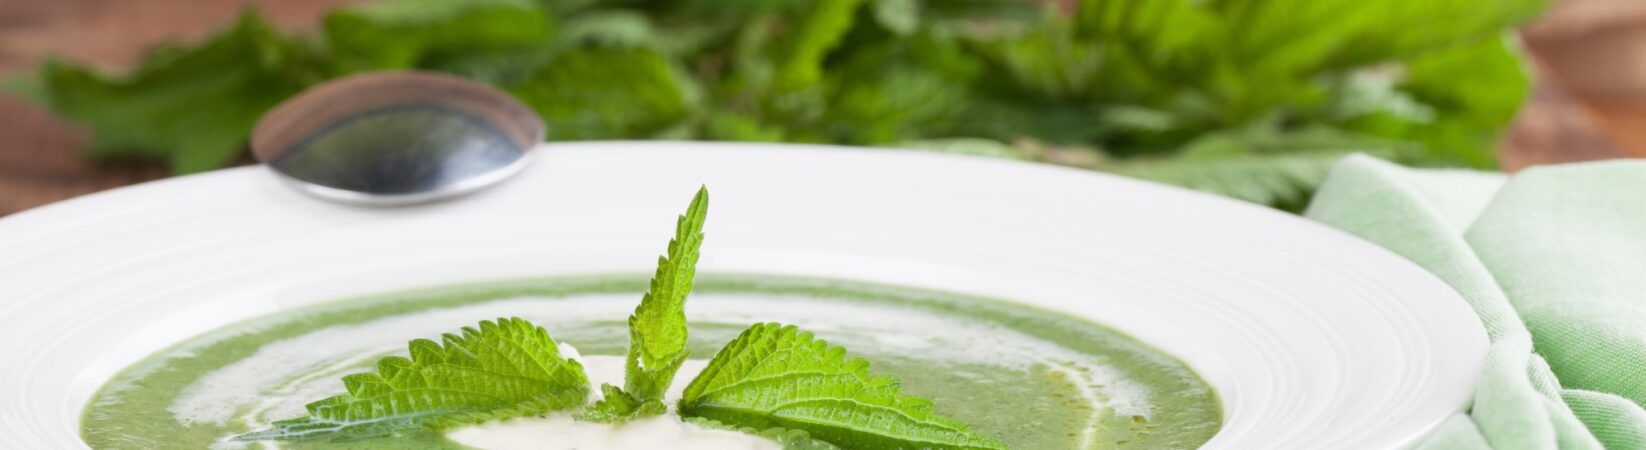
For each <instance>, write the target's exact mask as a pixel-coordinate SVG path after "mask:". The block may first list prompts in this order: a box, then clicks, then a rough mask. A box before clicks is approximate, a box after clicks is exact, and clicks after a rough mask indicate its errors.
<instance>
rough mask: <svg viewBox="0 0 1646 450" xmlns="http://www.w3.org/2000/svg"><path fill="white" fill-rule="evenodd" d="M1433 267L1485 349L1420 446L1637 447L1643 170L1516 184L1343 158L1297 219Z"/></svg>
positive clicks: (1643, 308) (1589, 169) (1567, 171)
mask: <svg viewBox="0 0 1646 450" xmlns="http://www.w3.org/2000/svg"><path fill="white" fill-rule="evenodd" d="M1305 215H1307V216H1308V217H1309V218H1311V219H1314V220H1317V221H1320V222H1323V223H1326V224H1329V225H1332V226H1334V227H1337V228H1339V229H1342V230H1345V231H1347V232H1349V233H1352V234H1355V235H1357V236H1360V237H1361V238H1364V239H1366V240H1369V241H1372V242H1374V243H1377V244H1379V245H1382V246H1384V247H1385V248H1388V249H1389V250H1391V251H1394V252H1395V253H1398V254H1400V255H1402V256H1405V257H1406V258H1407V259H1410V260H1412V261H1413V262H1416V263H1417V264H1419V265H1421V266H1423V267H1425V268H1427V269H1428V270H1429V271H1430V272H1432V273H1434V274H1435V275H1437V276H1438V277H1440V278H1441V279H1442V280H1444V281H1445V282H1446V283H1447V284H1450V285H1451V286H1452V288H1454V289H1456V290H1457V291H1458V292H1459V293H1460V294H1462V296H1463V298H1464V299H1465V300H1467V301H1468V302H1469V304H1470V306H1471V307H1473V308H1474V310H1475V312H1476V313H1477V314H1479V316H1480V319H1481V322H1482V323H1483V324H1484V325H1485V328H1486V331H1487V335H1488V338H1489V339H1490V341H1491V349H1490V350H1489V352H1488V354H1487V360H1486V367H1485V368H1484V370H1483V372H1482V373H1481V378H1480V383H1479V384H1478V386H1477V388H1476V390H1475V397H1474V403H1473V405H1472V406H1471V407H1470V408H1469V410H1468V411H1466V412H1464V413H1460V414H1459V415H1458V416H1455V417H1452V418H1451V419H1450V420H1448V421H1447V422H1445V423H1443V424H1442V425H1441V426H1440V427H1439V428H1438V429H1436V430H1435V431H1434V432H1433V433H1432V434H1431V435H1430V436H1429V437H1428V438H1427V439H1426V440H1425V441H1422V442H1421V443H1419V444H1418V448H1420V449H1460V450H1470V449H1528V450H1531V449H1611V450H1618V449H1646V409H1643V408H1642V406H1643V405H1646V161H1642V160H1625V161H1609V162H1594V163H1579V164H1566V165H1558V166H1545V167H1537V168H1531V169H1527V170H1524V171H1522V172H1520V173H1518V174H1515V175H1513V176H1505V175H1502V174H1487V173H1480V172H1469V171H1437V170H1422V169H1409V168H1404V167H1400V166H1396V165H1393V164H1390V163H1387V162H1384V161H1381V160H1378V159H1375V158H1372V157H1368V156H1361V155H1357V156H1351V157H1348V158H1345V159H1344V160H1343V161H1342V162H1340V163H1339V164H1338V166H1337V167H1336V168H1334V169H1333V171H1332V173H1331V175H1330V176H1329V177H1328V178H1327V181H1326V183H1325V185H1323V186H1322V187H1321V189H1320V191H1319V193H1317V194H1316V196H1315V199H1314V201H1313V202H1312V203H1311V204H1310V206H1309V209H1308V211H1307V212H1306V213H1305Z"/></svg>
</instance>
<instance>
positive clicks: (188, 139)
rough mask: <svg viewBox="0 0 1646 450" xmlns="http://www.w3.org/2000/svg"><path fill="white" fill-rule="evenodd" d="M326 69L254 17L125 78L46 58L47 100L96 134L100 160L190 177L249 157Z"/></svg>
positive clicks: (313, 54)
mask: <svg viewBox="0 0 1646 450" xmlns="http://www.w3.org/2000/svg"><path fill="white" fill-rule="evenodd" d="M326 67H327V66H326V63H325V62H324V60H323V59H322V58H321V57H320V55H319V54H318V53H317V51H316V49H314V48H312V47H311V46H310V45H309V43H307V42H304V41H302V40H298V39H293V38H289V37H287V36H283V35H281V34H279V33H277V32H276V31H275V30H274V28H273V26H272V25H270V24H269V23H268V22H267V21H265V20H264V19H263V18H262V16H260V15H259V14H257V13H256V12H247V13H245V14H243V15H241V16H240V19H239V21H238V22H236V23H235V24H234V25H233V26H231V27H230V28H229V29H228V30H225V31H223V32H221V33H219V34H217V35H215V36H213V37H212V38H210V39H209V40H207V41H206V42H205V43H202V44H200V45H198V46H192V47H169V48H166V49H163V50H157V51H156V52H154V53H152V54H150V56H149V57H148V58H147V59H145V60H144V61H143V63H142V65H140V66H138V67H137V68H136V69H134V70H132V71H131V72H130V73H128V74H125V75H124V76H118V77H107V76H103V75H100V74H98V73H95V72H94V71H92V70H91V69H89V68H86V67H81V66H76V65H73V64H69V63H66V62H62V61H57V60H50V61H47V62H46V63H45V64H44V65H43V66H41V68H40V83H41V86H43V87H44V90H45V95H42V96H41V98H43V99H45V100H46V103H47V106H49V107H50V108H51V109H52V110H53V111H55V112H56V113H57V114H58V115H61V116H63V117H65V118H68V119H69V120H72V121H74V122H77V123H80V124H82V125H86V126H89V127H90V128H92V129H93V130H94V131H95V132H96V133H95V135H94V137H93V140H92V143H91V147H90V148H89V149H88V150H89V151H90V153H91V154H92V155H93V156H96V157H99V158H109V159H159V160H165V161H169V162H170V163H171V167H172V171H173V172H175V173H190V172H199V171H203V170H208V169H213V168H217V167H221V166H223V165H225V164H228V163H229V162H230V161H233V160H234V159H235V158H236V157H238V156H240V155H241V154H242V153H243V151H244V149H245V142H246V138H247V137H248V136H250V135H251V129H252V125H253V124H255V123H256V122H257V119H258V117H260V116H262V114H263V111H265V110H267V109H269V108H270V107H273V106H274V105H275V104H276V103H279V102H280V101H281V100H284V99H285V98H286V97H288V96H291V95H292V94H295V93H297V92H298V91H300V90H302V89H303V88H305V87H308V86H309V85H312V84H315V83H318V82H319V81H321V80H322V79H323V78H324V76H325V74H326V72H327V70H328V69H327V68H326Z"/></svg>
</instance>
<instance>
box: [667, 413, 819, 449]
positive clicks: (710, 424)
mask: <svg viewBox="0 0 1646 450" xmlns="http://www.w3.org/2000/svg"><path fill="white" fill-rule="evenodd" d="M683 420H684V421H685V422H686V423H690V424H693V425H697V426H700V427H703V428H709V429H715V430H726V431H736V432H739V433H743V434H751V435H755V436H760V437H763V438H766V439H771V440H774V441H777V443H778V445H782V446H783V450H841V448H840V446H838V445H834V444H830V443H828V442H824V441H820V440H817V439H813V438H812V435H811V433H807V432H805V431H801V430H790V429H786V428H776V427H773V428H764V429H762V428H753V427H740V426H736V425H730V424H726V423H722V422H720V421H717V420H713V419H705V418H702V417H687V418H684V419H683Z"/></svg>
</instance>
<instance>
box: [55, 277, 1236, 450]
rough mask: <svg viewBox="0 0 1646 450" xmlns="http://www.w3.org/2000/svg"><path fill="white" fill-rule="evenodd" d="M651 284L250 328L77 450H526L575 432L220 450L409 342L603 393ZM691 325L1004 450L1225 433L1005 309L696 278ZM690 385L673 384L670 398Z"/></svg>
mask: <svg viewBox="0 0 1646 450" xmlns="http://www.w3.org/2000/svg"><path fill="white" fill-rule="evenodd" d="M646 283H647V280H646V277H645V276H644V275H635V276H588V277H576V278H541V279H528V280H512V281H499V282H489V283H481V284H468V285H457V286H448V287H438V288H429V289H421V290H416V291H407V292H397V293H390V294H383V295H377V296H372V297H366V298H356V299H350V300H344V301H337V302H330V303H323V304H319V305H315V306H311V307H306V308H301V309H297V310H293V311H287V312H282V313H279V314H274V315H270V316H266V317H261V318H257V319H254V320H250V321H245V322H242V323H238V324H235V325H231V326H228V327H224V328H222V329H219V330H216V331H213V332H210V333H207V334H205V335H201V336H198V337H195V338H193V339H190V340H188V341H186V342H183V343H181V344H179V345H176V346H174V347H172V348H169V349H166V350H163V351H161V352H159V353H157V354H155V355H152V356H150V357H148V358H147V359H145V360H143V361H141V362H139V363H137V364H135V365H133V366H132V367H130V368H127V369H126V370H124V371H122V372H121V373H120V374H118V375H116V376H115V377H114V379H113V380H111V381H109V382H108V383H107V384H106V385H104V387H103V388H102V389H101V390H100V391H99V392H98V393H97V394H96V395H95V396H93V398H92V401H91V403H90V404H89V405H88V406H87V407H86V411H85V415H84V418H83V420H82V429H81V434H82V436H83V437H84V438H85V440H86V442H87V443H88V444H90V445H91V447H93V448H97V449H132V448H177V449H185V448H212V449H236V448H251V449H256V448H271V449H272V448H281V449H316V450H323V449H402V448H430V449H468V448H481V449H501V448H528V447H513V446H510V444H509V442H511V441H508V440H507V439H506V438H507V436H503V435H502V433H507V432H511V431H513V432H519V431H520V430H528V431H529V430H533V429H536V430H544V429H548V430H568V429H569V428H567V427H572V426H576V427H582V426H584V425H580V424H571V423H570V419H569V417H568V416H567V415H566V413H560V414H556V415H553V416H550V417H546V418H542V419H525V420H526V421H527V422H528V423H504V424H487V425H479V426H472V427H465V428H460V429H457V430H449V431H447V432H446V433H435V432H412V433H407V434H404V435H398V436H394V437H389V438H381V439H370V440H361V441H352V442H258V443H246V442H233V441H229V440H228V439H229V438H231V437H233V436H235V435H238V434H241V433H245V432H249V431H254V430H259V429H264V428H267V427H268V426H269V423H271V422H273V421H275V420H281V419H289V418H294V417H300V416H303V415H304V414H305V412H304V410H303V405H305V404H307V403H308V402H311V401H315V400H319V399H322V398H325V397H328V396H331V395H334V394H337V393H340V392H342V391H343V385H342V382H341V381H340V379H341V378H342V376H343V375H347V374H350V373H358V372H365V371H369V370H370V368H371V367H372V364H374V363H375V362H376V361H377V359H379V358H382V357H384V356H390V355H405V353H406V342H407V341H409V340H412V339H416V338H434V337H437V336H439V335H440V334H441V333H448V332H455V331H456V330H458V329H459V328H461V327H464V326H472V325H474V324H475V323H477V322H479V321H481V320H487V319H495V318H498V317H520V318H524V319H527V320H530V321H532V322H534V323H536V324H537V325H540V326H542V327H543V328H544V329H546V330H548V331H549V333H550V335H552V336H553V337H554V338H555V339H556V340H557V341H559V342H560V343H562V344H563V345H569V346H571V347H574V348H575V349H576V350H575V351H576V352H577V353H578V354H581V355H582V357H581V358H582V360H583V361H584V362H585V365H588V366H590V369H591V373H590V376H591V378H598V374H597V373H595V370H594V368H595V366H598V365H600V363H599V361H616V362H618V364H620V363H621V360H622V359H621V358H622V356H621V355H623V354H624V351H625V349H626V346H627V344H628V324H627V318H628V315H629V313H630V312H631V311H632V310H633V309H634V305H635V302H636V301H638V299H639V298H640V294H641V293H642V292H643V291H645V288H646ZM686 314H687V317H688V318H689V319H690V321H691V339H690V342H689V344H688V346H689V347H690V348H691V350H692V355H691V359H692V360H696V364H697V365H699V366H700V365H701V363H702V361H704V360H707V359H709V358H711V357H713V356H714V352H715V351H716V350H717V349H719V348H720V347H721V346H722V345H724V344H725V343H726V342H727V341H730V340H731V339H732V338H733V337H736V336H737V333H738V332H740V331H742V330H743V329H744V328H746V327H748V326H749V325H750V324H753V323H757V322H782V323H788V324H794V325H799V326H800V327H801V328H802V329H804V330H807V331H811V332H813V333H815V334H816V335H817V337H818V338H819V339H823V340H827V341H829V343H830V344H832V345H839V346H843V347H845V348H846V349H847V350H848V356H851V357H860V358H865V359H868V360H869V361H872V362H873V365H872V370H873V372H874V373H876V374H883V375H891V376H895V377H898V378H899V379H901V380H902V382H903V392H904V393H906V394H911V395H918V396H923V397H926V398H929V399H931V400H932V401H933V402H935V403H936V405H937V411H938V413H940V414H943V415H946V416H949V417H953V418H955V419H958V420H960V421H963V422H966V423H968V424H970V425H971V427H972V430H973V431H975V432H978V433H980V434H984V435H988V436H992V437H995V438H998V439H1001V440H1003V441H1004V442H1005V443H1006V444H1007V445H1008V446H1010V447H1011V448H1014V449H1189V448H1195V447H1198V446H1199V445H1200V444H1202V443H1204V442H1206V441H1207V440H1208V439H1210V438H1211V437H1212V435H1213V434H1214V433H1216V432H1217V430H1218V427H1219V426H1220V422H1221V418H1222V410H1221V405H1220V404H1219V402H1218V398H1217V396H1216V394H1215V393H1214V392H1213V391H1212V389H1211V388H1210V387H1209V386H1207V384H1206V383H1205V382H1204V381H1203V380H1201V379H1200V377H1199V376H1197V375H1196V374H1195V373H1194V372H1192V371H1191V370H1189V369H1188V367H1187V366H1185V365H1184V364H1183V363H1182V362H1180V361H1178V360H1177V359H1175V358H1172V357H1171V356H1169V355H1166V354H1164V353H1162V352H1160V351H1158V350H1155V349H1153V348H1151V347H1149V346H1147V345H1145V344H1143V343H1141V342H1138V341H1137V340H1135V339H1132V338H1131V337H1128V336H1126V335H1123V334H1120V333H1118V332H1116V331H1114V330H1111V329H1109V328H1107V327H1104V326H1101V325H1097V324H1094V323H1091V322H1088V321H1085V320H1081V319H1076V318H1073V317H1069V316H1067V315H1064V314H1060V313H1056V312H1051V311H1046V310H1041V309H1037V308H1033V307H1028V306H1023V305H1018V304H1013V303H1009V302H1003V301H998V300H991V299H984V298H976V297H969V296H965V295H958V294H951V293H943V292H934V291H929V290H921V289H912V288H903V287H893V286H885V285H875V284H865V283H855V282H848V281H839V280H821V279H806V278H791V277H774V276H756V275H714V274H702V275H700V277H699V279H698V281H697V283H696V286H695V288H694V289H693V294H692V296H691V299H690V300H689V301H688V302H687V303H686ZM590 363H596V364H593V365H591V364H590ZM691 365H693V362H692V361H688V366H691ZM683 372H684V371H683ZM618 376H619V377H620V376H621V375H620V371H619V375H618ZM689 381H690V379H689V378H685V377H682V378H679V379H677V380H676V382H675V385H676V386H677V388H678V387H683V386H685V385H686V384H687V383H688V382H689ZM594 382H595V383H596V385H598V383H599V380H594ZM677 390H678V389H677ZM592 397H594V396H591V399H590V401H591V402H592V401H593V400H594V398H592ZM677 399H678V398H677V397H671V398H668V399H666V401H667V402H671V403H672V402H673V401H675V400H677ZM671 409H672V407H671ZM666 420H676V419H673V418H669V419H666ZM530 421H541V422H540V423H537V424H533V423H529V422H530ZM586 425H587V426H591V427H605V426H606V425H594V424H586ZM534 427H536V428H534ZM556 427H558V428H556ZM625 427H630V428H627V429H625V428H617V429H611V430H604V429H603V430H594V432H603V433H606V434H611V435H623V434H625V433H627V434H629V435H641V434H645V433H648V432H651V433H656V432H658V431H657V430H662V429H665V428H666V429H668V430H669V431H670V432H689V433H695V434H694V435H696V434H702V435H704V436H710V437H716V436H712V435H713V433H730V432H725V431H718V430H706V429H705V430H694V429H693V428H695V427H696V426H695V425H691V424H664V423H660V422H657V421H653V422H649V423H647V424H629V425H625ZM648 427H650V428H648ZM659 427H662V428H659ZM682 427H684V428H682ZM577 430H578V431H579V432H588V431H590V430H586V429H583V428H577ZM700 432H708V433H700ZM533 436H535V437H536V438H535V439H533V441H534V442H533V444H532V446H531V447H529V448H541V449H556V448H561V447H556V446H555V443H554V442H553V441H554V439H553V438H552V435H542V434H536V435H533ZM718 437H719V438H723V439H728V440H726V441H724V442H733V441H737V440H738V438H742V436H718ZM601 442H623V441H621V440H610V441H601ZM464 443H468V444H474V445H477V446H475V447H471V446H469V445H464ZM514 443H518V442H517V441H514ZM773 445H775V444H773ZM774 448H775V447H774ZM585 450H587V449H585Z"/></svg>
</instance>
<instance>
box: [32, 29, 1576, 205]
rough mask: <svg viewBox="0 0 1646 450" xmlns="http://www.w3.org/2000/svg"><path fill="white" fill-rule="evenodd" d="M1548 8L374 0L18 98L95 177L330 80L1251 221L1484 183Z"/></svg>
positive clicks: (176, 159) (573, 125)
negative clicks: (1198, 195) (921, 156)
mask: <svg viewBox="0 0 1646 450" xmlns="http://www.w3.org/2000/svg"><path fill="white" fill-rule="evenodd" d="M1547 1H1548V0H1424V1H1410V0H1085V1H1080V2H1055V4H1054V3H1046V4H1041V3H1035V2H1029V1H1016V0H716V1H707V0H662V1H638V0H630V1H624V0H537V1H532V0H386V1H383V2H381V3H375V4H369V5H365V6H358V7H348V8H343V9H339V10H337V11H333V12H332V13H331V14H330V15H329V16H328V17H326V19H325V22H324V26H323V27H322V30H321V31H320V32H318V33H315V34H313V35H302V36H293V35H286V34H282V33H280V32H278V31H276V30H274V29H272V27H271V26H270V25H269V24H268V23H267V22H265V21H264V20H263V19H262V18H260V17H259V16H258V15H257V14H256V13H255V12H248V13H246V14H245V15H244V16H243V17H242V18H241V19H240V20H239V22H238V23H237V24H235V25H234V26H232V27H230V28H229V29H227V30H226V31H224V32H222V33H221V34H219V35H217V36H216V37H215V38H213V39H211V40H210V41H208V42H205V43H203V44H199V45H196V46H192V47H167V48H161V49H157V50H155V51H154V52H153V54H151V55H150V57H149V58H148V60H147V61H145V62H144V63H143V64H142V65H141V66H140V67H138V68H136V69H135V70H132V71H131V72H130V73H126V74H121V75H112V76H111V75H104V74H99V73H96V72H93V71H91V70H88V69H86V68H84V67H80V66H76V65H73V64H69V63H64V62H60V61H52V62H48V63H46V64H44V65H43V66H42V67H41V70H40V73H39V76H38V82H37V83H35V84H32V85H31V86H33V87H31V91H32V92H34V93H36V94H38V95H36V96H35V97H37V98H39V99H40V100H41V101H42V102H43V103H45V104H47V105H48V106H50V107H52V108H53V109H54V110H56V111H57V112H58V113H59V114H61V115H63V116H65V117H68V118H70V119H73V120H76V121H79V122H82V123H84V124H87V125H89V126H90V127H92V128H93V129H94V130H95V132H96V136H97V137H96V143H95V145H94V146H93V148H92V152H93V153H94V155H96V156H100V157H142V158H159V159H165V160H168V161H170V162H171V164H172V166H173V168H174V169H175V170H176V171H177V172H194V171H200V170H207V169H211V168H215V167H219V166H222V165H224V164H227V163H229V162H231V161H232V160H234V159H235V158H236V157H237V156H238V155H239V154H240V153H241V152H243V151H244V145H245V144H244V142H245V139H246V136H247V135H248V133H249V131H250V128H251V126H252V125H253V123H254V122H255V121H256V119H257V117H258V116H259V114H261V113H262V112H263V111H264V110H266V109H267V108H269V107H271V106H272V105H274V104H275V103H277V102H279V101H280V100H281V99H284V98H286V97H288V96H290V95H292V94H294V93H296V92H298V91H299V90H301V89H303V88H305V87H307V86H310V85H313V84H315V83H318V82H321V81H323V80H325V79H328V78H332V77H337V76H341V75H345V74H348V73H352V72H359V71H369V70H385V69H424V70H437V71H445V72H451V73H456V74H461V75H464V76H468V77H471V78H474V79H477V80H480V81H484V82H487V83H491V84H494V85H497V86H499V87H500V88H503V89H505V90H508V91H509V92H512V93H514V94H515V95H516V96H518V97H519V98H520V99H521V100H522V101H524V102H525V103H527V104H528V105H531V106H532V107H533V108H535V109H537V111H538V112H539V113H541V114H542V116H543V118H544V120H545V121H546V122H547V124H548V126H549V136H550V139H551V140H580V139H714V140H735V141H787V142H821V143H842V144H853V145H875V146H886V147H904V148H918V149H927V150H937V151H955V152H960V153H969V154H984V155H995V156H1005V157H1014V158H1021V159H1030V160H1045V161H1052V162H1057V163H1062V164H1068V165H1075V166H1081V167H1087V168H1093V169H1098V170H1105V171H1111V172H1116V173H1121V174H1125V175H1131V176H1136V177H1142V178H1147V179H1153V180H1159V181H1165V182H1168V183H1174V184H1179V185H1183V186H1188V187H1192V188H1196V189H1202V190H1207V191H1212V192H1217V193H1222V194H1225V195H1230V196H1234V197H1237V198H1242V199H1246V200H1250V201H1256V202H1260V203H1265V204H1270V205H1274V206H1280V207H1286V208H1296V207H1300V206H1301V205H1302V204H1304V203H1305V202H1306V201H1307V199H1308V196H1309V195H1310V193H1311V192H1312V191H1313V188H1314V186H1315V185H1316V184H1317V183H1318V182H1319V181H1320V179H1321V178H1322V177H1324V175H1325V173H1326V171H1327V169H1328V168H1329V167H1330V165H1331V164H1332V162H1333V161H1334V160H1335V159H1336V157H1337V156H1340V155H1342V154H1344V153H1348V152H1356V151H1360V152H1371V153H1374V154H1378V155H1381V156H1384V157H1387V158H1391V159H1394V160H1396V161H1398V162H1402V163H1406V164H1413V165H1446V166H1464V167H1475V168H1491V167H1493V166H1494V165H1495V158H1494V157H1493V153H1492V145H1493V141H1494V139H1495V136H1496V135H1497V133H1498V132H1499V131H1500V129H1501V128H1502V127H1503V126H1504V125H1505V123H1506V122H1507V121H1508V120H1509V119H1510V118H1511V117H1512V116H1513V114H1514V111H1515V109H1516V108H1517V106H1518V105H1519V103H1520V101H1521V99H1522V97H1523V96H1524V95H1525V92H1526V89H1527V79H1526V76H1525V74H1524V73H1523V67H1522V63H1521V61H1520V59H1519V56H1518V53H1517V52H1516V49H1515V48H1513V46H1512V40H1510V39H1508V38H1507V37H1506V35H1505V30H1507V29H1508V27H1511V26H1513V25H1514V24H1516V23H1519V22H1520V21H1523V20H1525V19H1527V18H1530V17H1531V16H1533V15H1535V14H1536V13H1537V12H1539V11H1540V10H1541V9H1542V7H1543V6H1545V5H1544V4H1545V3H1547Z"/></svg>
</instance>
